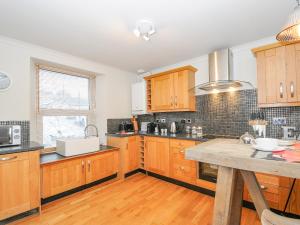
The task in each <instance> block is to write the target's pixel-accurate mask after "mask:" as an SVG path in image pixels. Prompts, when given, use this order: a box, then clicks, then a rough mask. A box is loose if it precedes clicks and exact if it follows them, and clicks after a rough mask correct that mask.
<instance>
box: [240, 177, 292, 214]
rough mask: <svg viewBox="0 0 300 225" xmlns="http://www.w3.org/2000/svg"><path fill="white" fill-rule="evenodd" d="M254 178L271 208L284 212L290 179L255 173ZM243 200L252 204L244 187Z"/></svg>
mask: <svg viewBox="0 0 300 225" xmlns="http://www.w3.org/2000/svg"><path fill="white" fill-rule="evenodd" d="M256 178H257V180H258V182H259V183H260V185H261V189H262V191H263V194H264V196H265V199H266V200H267V202H268V204H269V205H270V207H271V208H274V209H278V210H281V211H282V210H284V207H285V204H286V201H287V199H288V193H289V190H290V187H291V185H290V178H287V177H279V176H274V175H269V174H262V173H256ZM244 200H247V201H250V202H252V199H251V196H250V194H249V192H248V190H247V187H246V186H245V189H244Z"/></svg>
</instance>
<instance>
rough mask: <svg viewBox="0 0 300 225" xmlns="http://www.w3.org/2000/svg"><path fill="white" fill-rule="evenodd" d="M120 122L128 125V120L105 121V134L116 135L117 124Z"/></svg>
mask: <svg viewBox="0 0 300 225" xmlns="http://www.w3.org/2000/svg"><path fill="white" fill-rule="evenodd" d="M122 122H127V123H130V122H131V120H130V118H126V119H107V133H116V132H118V131H119V124H120V123H122Z"/></svg>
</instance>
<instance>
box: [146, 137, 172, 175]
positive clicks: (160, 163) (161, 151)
mask: <svg viewBox="0 0 300 225" xmlns="http://www.w3.org/2000/svg"><path fill="white" fill-rule="evenodd" d="M144 143H145V170H147V171H150V172H153V173H157V174H160V175H163V176H166V177H168V176H169V174H170V172H169V170H170V167H169V165H170V163H169V162H170V152H169V139H168V138H158V137H145V138H144Z"/></svg>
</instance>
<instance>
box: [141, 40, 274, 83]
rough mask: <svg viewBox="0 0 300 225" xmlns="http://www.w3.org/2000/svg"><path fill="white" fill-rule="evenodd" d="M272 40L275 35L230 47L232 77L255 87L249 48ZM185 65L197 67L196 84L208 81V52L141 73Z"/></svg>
mask: <svg viewBox="0 0 300 225" xmlns="http://www.w3.org/2000/svg"><path fill="white" fill-rule="evenodd" d="M274 42H276V39H275V37H268V38H265V39H262V40H257V41H253V42H249V43H246V44H242V45H238V46H233V47H230V49H231V50H232V53H233V79H235V80H242V81H249V82H251V83H252V85H253V86H254V87H256V60H255V57H254V55H253V54H252V52H251V49H252V48H255V47H258V46H262V45H266V44H270V43H274ZM186 65H192V66H194V67H196V68H197V69H198V71H197V72H196V85H198V84H202V83H205V82H208V54H205V55H202V56H199V57H196V58H193V59H188V60H184V61H181V62H178V63H175V64H172V65H168V66H164V67H161V68H157V69H154V70H151V71H150V72H148V73H145V74H143V75H144V76H148V75H150V74H155V73H158V72H162V71H165V70H169V69H173V68H176V67H180V66H186Z"/></svg>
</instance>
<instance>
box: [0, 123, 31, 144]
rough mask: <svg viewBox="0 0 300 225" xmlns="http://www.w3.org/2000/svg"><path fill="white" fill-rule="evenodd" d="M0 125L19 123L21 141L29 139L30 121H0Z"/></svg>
mask: <svg viewBox="0 0 300 225" xmlns="http://www.w3.org/2000/svg"><path fill="white" fill-rule="evenodd" d="M0 125H20V126H21V142H22V143H27V142H29V141H30V122H29V121H27V120H24V121H11V120H10V121H0Z"/></svg>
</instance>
